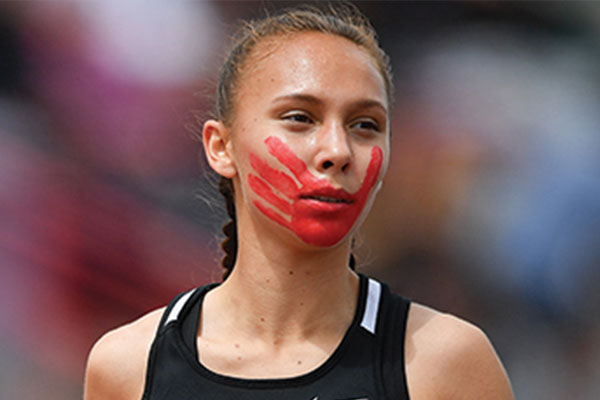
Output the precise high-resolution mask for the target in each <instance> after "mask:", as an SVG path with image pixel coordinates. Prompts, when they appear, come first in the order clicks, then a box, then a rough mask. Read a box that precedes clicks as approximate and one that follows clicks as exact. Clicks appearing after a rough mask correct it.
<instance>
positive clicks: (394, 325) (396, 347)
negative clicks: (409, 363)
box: [376, 284, 411, 399]
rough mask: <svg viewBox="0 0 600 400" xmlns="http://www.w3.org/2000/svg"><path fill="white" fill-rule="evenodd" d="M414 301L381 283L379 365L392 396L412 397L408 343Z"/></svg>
mask: <svg viewBox="0 0 600 400" xmlns="http://www.w3.org/2000/svg"><path fill="white" fill-rule="evenodd" d="M410 303H411V301H410V299H407V298H405V297H402V296H399V295H397V294H395V293H393V292H392V291H391V290H390V288H389V287H388V286H387V285H386V284H381V301H380V305H379V307H380V310H379V318H378V325H379V327H378V331H377V341H378V342H379V345H378V348H379V354H378V355H377V357H378V358H379V362H377V363H376V365H377V368H380V371H378V373H377V375H378V376H380V377H381V379H382V385H383V390H384V394H385V398H388V399H408V398H409V394H408V386H407V381H406V370H405V361H406V360H405V351H404V346H405V341H406V321H407V317H408V312H409V309H410Z"/></svg>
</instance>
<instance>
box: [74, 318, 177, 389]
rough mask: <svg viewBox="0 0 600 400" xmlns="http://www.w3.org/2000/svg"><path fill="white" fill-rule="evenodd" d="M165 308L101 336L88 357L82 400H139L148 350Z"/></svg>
mask: <svg viewBox="0 0 600 400" xmlns="http://www.w3.org/2000/svg"><path fill="white" fill-rule="evenodd" d="M164 310H165V308H161V309H158V310H155V311H152V312H149V313H147V314H146V315H144V316H142V317H141V318H139V319H137V320H135V321H133V322H131V323H129V324H126V325H123V326H121V327H119V328H116V329H114V330H112V331H110V332H108V333H106V334H105V335H103V336H102V337H101V338H100V339H99V340H98V341H97V342H96V343H95V344H94V346H93V348H92V350H91V351H90V355H89V357H88V363H87V369H86V377H85V396H84V397H85V399H86V400H94V399H107V398H110V399H115V400H118V399H139V398H141V396H142V392H143V388H144V381H145V375H146V363H147V360H148V354H149V352H150V347H151V345H152V341H153V340H154V336H155V334H156V330H157V328H158V324H159V322H160V319H161V317H162V315H163V313H164Z"/></svg>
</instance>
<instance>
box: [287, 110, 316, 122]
mask: <svg viewBox="0 0 600 400" xmlns="http://www.w3.org/2000/svg"><path fill="white" fill-rule="evenodd" d="M283 119H284V120H286V121H290V122H297V123H301V124H310V123H312V122H313V120H312V118H311V117H309V116H308V115H306V114H297V113H296V114H288V115H284V116H283Z"/></svg>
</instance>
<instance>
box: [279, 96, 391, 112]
mask: <svg viewBox="0 0 600 400" xmlns="http://www.w3.org/2000/svg"><path fill="white" fill-rule="evenodd" d="M288 100H296V101H302V102H305V103H311V104H315V105H322V104H323V103H324V101H323V100H322V99H320V98H319V97H317V96H314V95H312V94H306V93H293V94H288V95H283V96H279V97H276V98H275V99H274V100H273V103H280V102H283V101H288ZM351 107H352V108H380V109H381V111H383V112H385V113H387V108H386V107H385V106H384V105H383V103H381V102H380V101H378V100H372V99H363V100H358V101H356V102H354V103H352V104H351Z"/></svg>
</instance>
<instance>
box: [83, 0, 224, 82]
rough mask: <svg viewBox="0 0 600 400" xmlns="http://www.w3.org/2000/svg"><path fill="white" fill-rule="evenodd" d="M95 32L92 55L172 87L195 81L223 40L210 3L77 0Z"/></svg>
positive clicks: (127, 76)
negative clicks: (92, 0) (88, 0)
mask: <svg viewBox="0 0 600 400" xmlns="http://www.w3.org/2000/svg"><path fill="white" fill-rule="evenodd" d="M77 9H78V12H79V13H80V14H81V16H82V20H83V23H84V24H85V25H86V26H87V29H89V31H90V37H89V39H88V40H89V42H90V44H89V47H88V50H89V57H90V58H91V59H92V60H94V62H95V63H97V64H98V65H99V66H101V67H102V68H103V69H105V70H106V71H107V72H109V73H111V74H113V75H114V76H115V77H118V78H119V79H122V80H126V81H133V82H139V83H141V84H147V85H152V86H154V85H156V86H170V85H180V84H186V83H190V82H193V81H194V80H195V79H197V78H198V76H199V75H200V73H201V72H202V71H204V70H206V66H207V65H210V59H211V58H213V57H214V52H215V50H216V49H215V47H216V44H217V43H218V40H217V39H218V33H219V32H218V27H217V26H215V23H214V22H215V21H217V20H218V19H217V14H216V11H215V10H214V8H213V6H212V4H211V3H210V2H164V1H150V2H141V1H132V2H129V1H126V2H122V1H102V2H89V3H88V2H86V3H77Z"/></svg>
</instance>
